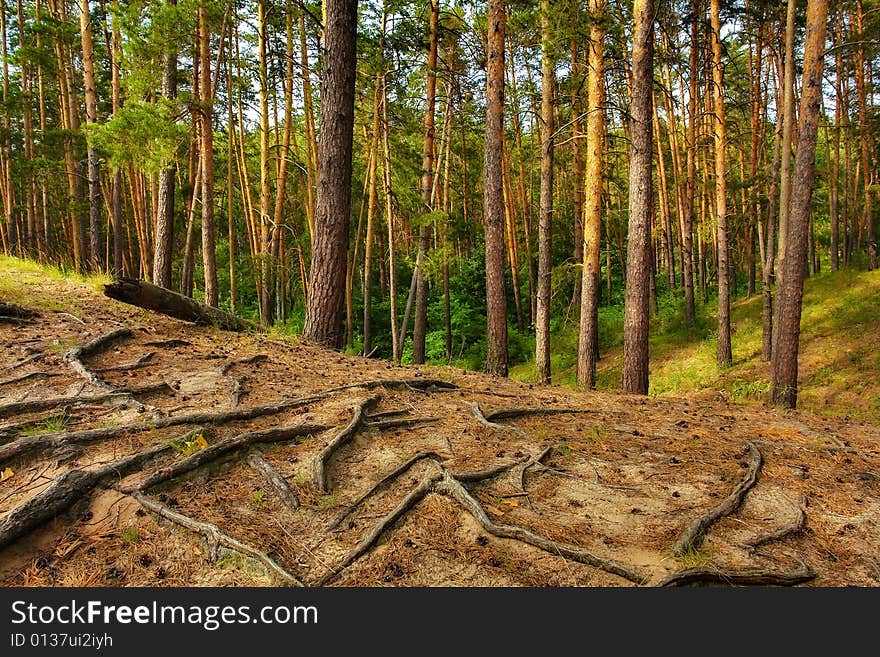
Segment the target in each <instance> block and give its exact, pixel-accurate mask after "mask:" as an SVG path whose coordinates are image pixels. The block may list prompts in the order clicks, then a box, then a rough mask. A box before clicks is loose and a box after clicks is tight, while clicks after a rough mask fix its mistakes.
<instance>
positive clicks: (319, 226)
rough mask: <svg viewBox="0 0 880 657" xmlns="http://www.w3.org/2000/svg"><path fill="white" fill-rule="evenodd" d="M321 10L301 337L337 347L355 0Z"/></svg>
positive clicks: (347, 208) (337, 0) (333, 0)
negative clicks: (313, 200) (312, 204)
mask: <svg viewBox="0 0 880 657" xmlns="http://www.w3.org/2000/svg"><path fill="white" fill-rule="evenodd" d="M323 6H324V8H325V11H326V20H325V22H324V61H323V67H322V69H321V139H320V143H319V146H318V196H317V208H316V215H315V241H314V249H313V252H312V267H311V272H310V275H309V296H308V302H307V304H306V323H305V328H304V330H303V335H304V336H305V337H306V338H307V339H310V340H314V341H315V342H319V343H321V344H324V345H327V346H329V347H335V348H339V347H340V346H341V344H342V338H343V331H342V310H343V305H344V303H345V261H346V253H347V252H348V229H349V224H350V219H351V217H350V214H351V172H352V162H351V155H352V137H353V130H354V83H355V66H356V63H357V62H356V30H357V2H355V1H354V0H327V2H325V3H324V5H323Z"/></svg>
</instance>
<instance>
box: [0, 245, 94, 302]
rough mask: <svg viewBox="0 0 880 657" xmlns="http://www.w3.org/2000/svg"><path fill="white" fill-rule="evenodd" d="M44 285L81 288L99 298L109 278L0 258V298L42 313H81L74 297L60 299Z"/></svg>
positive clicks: (55, 290)
mask: <svg viewBox="0 0 880 657" xmlns="http://www.w3.org/2000/svg"><path fill="white" fill-rule="evenodd" d="M47 281H49V282H56V283H61V282H75V283H80V284H85V285H87V286H88V287H89V288H91V289H92V290H93V291H95V292H97V293H99V294H103V286H104V284H106V283H109V282H110V278H109V276H107V275H106V274H103V273H97V274H81V273H79V272H76V271H75V270H72V269H69V268H64V267H57V266H53V265H42V264H40V263H38V262H34V261H32V260H22V259H21V258H15V257H13V256H6V255H0V298H2V299H4V300H6V301H11V302H13V303H17V304H20V305H22V306H26V307H28V308H35V309H36V310H42V311H46V312H69V313H73V314H77V313H78V312H79V311H80V310H81V305H80V301H79V299H78V298H77V296H76V295H60V294H58V289H57V287H53V286H48V287H47V286H46V282H47Z"/></svg>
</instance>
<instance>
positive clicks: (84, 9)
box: [78, 0, 102, 270]
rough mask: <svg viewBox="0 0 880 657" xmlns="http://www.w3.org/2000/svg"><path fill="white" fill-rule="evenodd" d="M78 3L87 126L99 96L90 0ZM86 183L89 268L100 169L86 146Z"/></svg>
mask: <svg viewBox="0 0 880 657" xmlns="http://www.w3.org/2000/svg"><path fill="white" fill-rule="evenodd" d="M78 1H79V12H80V13H79V29H80V40H81V42H82V69H83V96H84V98H85V103H86V125H92V124H94V123H97V121H98V96H97V93H96V90H95V53H94V48H93V46H92V26H91V22H92V21H91V15H90V13H89V0H78ZM86 153H87V155H86V157H87V160H88V183H89V261H90V266H91V268H92V269H95V270H98V269H100V268H101V266H102V263H101V261H102V258H101V169H100V166H99V164H98V153H97V151H96V150H95V149H94V148H93V147H92V146H91V144H88V145H87V149H86Z"/></svg>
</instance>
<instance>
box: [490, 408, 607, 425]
mask: <svg viewBox="0 0 880 657" xmlns="http://www.w3.org/2000/svg"><path fill="white" fill-rule="evenodd" d="M595 412H596V411H595V410H593V409H588V408H499V409H498V410H497V411H492V412H491V413H487V414H486V415H485V419H486V420H488V421H489V422H494V421H495V420H509V419H511V418H515V417H528V416H530V415H562V414H570V413H595Z"/></svg>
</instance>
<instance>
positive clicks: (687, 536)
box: [672, 442, 764, 557]
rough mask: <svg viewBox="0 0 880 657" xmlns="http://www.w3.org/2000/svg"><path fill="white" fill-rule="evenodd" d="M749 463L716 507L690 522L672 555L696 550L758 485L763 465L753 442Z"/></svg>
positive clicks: (761, 457)
mask: <svg viewBox="0 0 880 657" xmlns="http://www.w3.org/2000/svg"><path fill="white" fill-rule="evenodd" d="M747 444H748V448H749V461H748V468H747V470H746V474H745V476H744V477H743V478H742V480H741V481H740V482H739V483H738V484H737V485H736V487H735V488H734V489H733V490H732V491H731V493H730V495H728V496H727V497H726V498H724V499H723V500H722V501H721V502H720V503H719V504H718V505H717V506H715V507H713V508H712V509H710V510H709V511H707V512H706V513H704V514H703V515H702V516H700V517H699V518H697V519H696V520H694V521H693V522H691V523H690V524H689V525H688V526H687V527H686V528H685V530H684V531H683V532H682V533H681V536H679V537H678V540H676V541H675V543H674V544H673V545H672V554H674V555H675V556H677V557H680V556H682V555H684V554H687V553H688V552H693V551H694V550H697V549H698V548H699V547H700V545H701V544H702V543H703V539H704V538H705V536H706V532H707V531H709V528H710V527H711V526H712V525H713V524H715V523H716V522H717V521H718V520H719V519H720V518H723V517H724V516H726V515H729V514H731V513H733V512H734V511H736V510H737V509H738V508H739V507H740V505H742V502H743V500H744V499H745V496H746V493H748V492H749V490H751V488H752V487H753V486H754V485H755V484H756V483H758V476H759V473H760V471H761V464H762V463H763V460H764V459H763V456H762V455H761V450H759V449H758V447H757V446H756V445H755V443H754V442H749V443H747Z"/></svg>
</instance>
